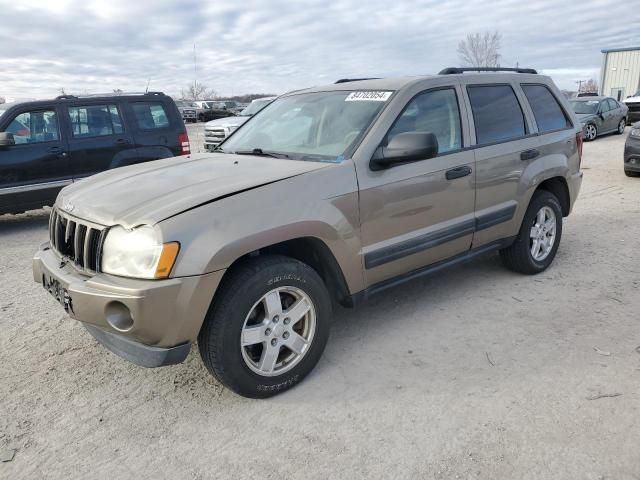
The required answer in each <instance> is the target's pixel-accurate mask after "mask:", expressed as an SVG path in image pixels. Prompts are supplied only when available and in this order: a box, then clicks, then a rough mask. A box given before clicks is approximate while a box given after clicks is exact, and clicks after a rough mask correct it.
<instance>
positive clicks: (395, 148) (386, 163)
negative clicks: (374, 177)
mask: <svg viewBox="0 0 640 480" xmlns="http://www.w3.org/2000/svg"><path fill="white" fill-rule="evenodd" d="M436 155H438V139H437V138H436V136H435V135H434V134H433V133H429V132H405V133H399V134H397V135H395V136H394V137H392V138H391V140H390V141H389V143H388V145H387V146H386V147H383V146H381V147H379V148H378V150H376V153H375V154H374V155H373V158H372V159H371V162H370V165H369V166H370V168H371V170H384V169H386V168H391V167H393V166H394V165H396V164H400V163H408V162H416V161H419V160H427V159H429V158H433V157H435V156H436Z"/></svg>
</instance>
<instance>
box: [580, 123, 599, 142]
mask: <svg viewBox="0 0 640 480" xmlns="http://www.w3.org/2000/svg"><path fill="white" fill-rule="evenodd" d="M583 137H584V140H585V141H586V142H593V141H594V140H595V139H596V138H597V137H598V127H596V125H595V123H588V124H587V125H586V126H585V127H584V134H583Z"/></svg>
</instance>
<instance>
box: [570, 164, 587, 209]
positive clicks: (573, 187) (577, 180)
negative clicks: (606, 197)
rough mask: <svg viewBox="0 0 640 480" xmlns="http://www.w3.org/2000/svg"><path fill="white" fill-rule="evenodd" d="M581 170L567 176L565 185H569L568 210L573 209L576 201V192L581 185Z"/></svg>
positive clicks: (578, 191)
mask: <svg viewBox="0 0 640 480" xmlns="http://www.w3.org/2000/svg"><path fill="white" fill-rule="evenodd" d="M582 176H583V174H582V171H579V172H577V173H574V174H572V175H570V176H569V177H567V186H568V187H569V202H570V205H569V212H571V210H573V206H574V205H575V203H576V199H577V198H578V194H579V193H580V187H581V186H582Z"/></svg>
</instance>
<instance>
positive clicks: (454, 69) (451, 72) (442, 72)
mask: <svg viewBox="0 0 640 480" xmlns="http://www.w3.org/2000/svg"><path fill="white" fill-rule="evenodd" d="M464 72H514V73H533V74H537V73H538V72H537V71H536V70H534V69H533V68H507V67H449V68H445V69H444V70H440V72H439V73H438V75H456V74H458V73H464Z"/></svg>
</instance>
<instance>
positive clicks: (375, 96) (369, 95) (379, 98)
mask: <svg viewBox="0 0 640 480" xmlns="http://www.w3.org/2000/svg"><path fill="white" fill-rule="evenodd" d="M392 93H393V92H351V93H350V94H349V95H348V96H347V98H345V99H344V101H345V102H386V101H387V100H389V97H390V96H391V94H392Z"/></svg>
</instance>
